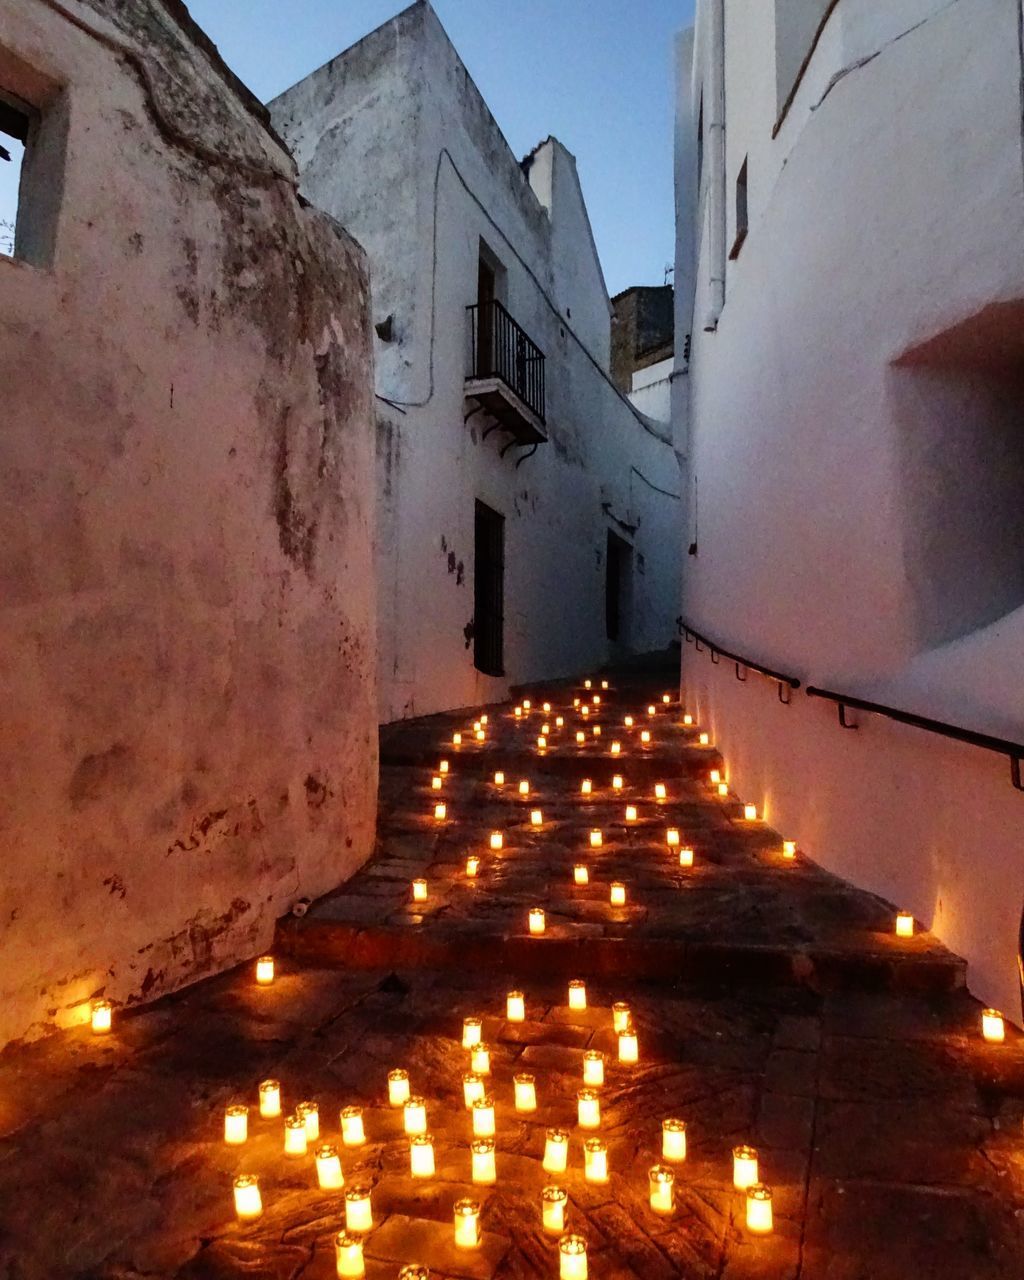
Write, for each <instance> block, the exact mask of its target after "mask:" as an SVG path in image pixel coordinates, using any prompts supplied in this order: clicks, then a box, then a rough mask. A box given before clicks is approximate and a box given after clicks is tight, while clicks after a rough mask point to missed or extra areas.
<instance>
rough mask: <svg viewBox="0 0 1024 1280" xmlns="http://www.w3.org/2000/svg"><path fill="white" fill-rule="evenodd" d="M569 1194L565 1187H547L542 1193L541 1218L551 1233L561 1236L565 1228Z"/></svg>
mask: <svg viewBox="0 0 1024 1280" xmlns="http://www.w3.org/2000/svg"><path fill="white" fill-rule="evenodd" d="M568 1203H569V1194H568V1192H567V1191H566V1190H565V1189H564V1187H545V1188H544V1190H543V1191H542V1192H541V1193H540V1207H541V1220H542V1222H543V1226H544V1230H545V1231H546V1232H548V1234H549V1235H556V1236H560V1235H561V1234H562V1232H563V1231H564V1230H565V1210H566V1206H567V1205H568Z"/></svg>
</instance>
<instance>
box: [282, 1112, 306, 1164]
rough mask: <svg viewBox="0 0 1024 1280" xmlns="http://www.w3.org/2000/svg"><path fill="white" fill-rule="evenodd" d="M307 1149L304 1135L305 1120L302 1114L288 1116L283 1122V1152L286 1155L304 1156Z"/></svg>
mask: <svg viewBox="0 0 1024 1280" xmlns="http://www.w3.org/2000/svg"><path fill="white" fill-rule="evenodd" d="M308 1149H309V1139H308V1138H307V1137H306V1121H305V1120H304V1119H303V1117H302V1116H295V1115H292V1116H288V1118H287V1119H286V1120H285V1122H284V1153H285V1155H286V1156H304V1155H305V1154H306V1152H307V1150H308Z"/></svg>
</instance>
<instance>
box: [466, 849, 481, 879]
mask: <svg viewBox="0 0 1024 1280" xmlns="http://www.w3.org/2000/svg"><path fill="white" fill-rule="evenodd" d="M479 870H480V859H479V858H478V857H477V856H476V854H475V853H471V854H470V855H469V857H468V858H467V859H466V878H467V879H468V880H475V879H476V874H477V872H478V871H479Z"/></svg>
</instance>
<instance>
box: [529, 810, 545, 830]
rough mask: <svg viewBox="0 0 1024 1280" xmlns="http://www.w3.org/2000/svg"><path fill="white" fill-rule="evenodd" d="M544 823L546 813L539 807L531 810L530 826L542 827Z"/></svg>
mask: <svg viewBox="0 0 1024 1280" xmlns="http://www.w3.org/2000/svg"><path fill="white" fill-rule="evenodd" d="M543 825H544V815H543V813H541V811H540V810H539V809H531V810H530V826H531V827H540V826H543Z"/></svg>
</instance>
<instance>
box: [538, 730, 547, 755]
mask: <svg viewBox="0 0 1024 1280" xmlns="http://www.w3.org/2000/svg"><path fill="white" fill-rule="evenodd" d="M547 745H548V740H547V738H546V737H545V736H544V735H543V734H542V733H539V734H538V735H537V750H538V751H545V750H546V749H547Z"/></svg>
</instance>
